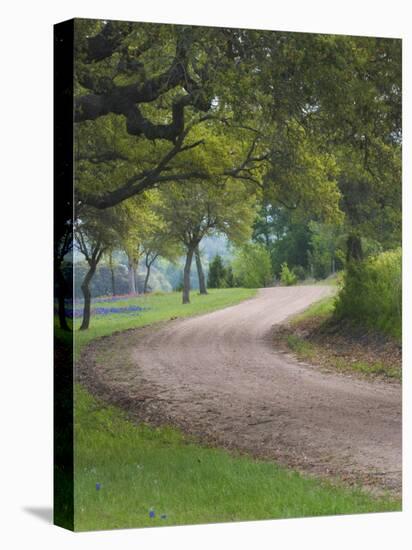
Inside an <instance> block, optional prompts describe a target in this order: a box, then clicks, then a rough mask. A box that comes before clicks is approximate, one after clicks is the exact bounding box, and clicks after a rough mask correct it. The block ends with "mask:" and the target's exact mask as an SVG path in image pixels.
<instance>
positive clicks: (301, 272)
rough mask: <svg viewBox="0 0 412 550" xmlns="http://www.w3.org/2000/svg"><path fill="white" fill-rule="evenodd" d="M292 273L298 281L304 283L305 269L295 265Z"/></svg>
mask: <svg viewBox="0 0 412 550" xmlns="http://www.w3.org/2000/svg"><path fill="white" fill-rule="evenodd" d="M292 273H293V275H294V276H295V277H296V279H297V280H298V281H304V280H305V278H306V271H305V268H304V267H302V266H301V265H295V266H293V268H292Z"/></svg>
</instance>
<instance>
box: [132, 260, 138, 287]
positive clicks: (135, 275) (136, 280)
mask: <svg viewBox="0 0 412 550" xmlns="http://www.w3.org/2000/svg"><path fill="white" fill-rule="evenodd" d="M138 267H139V262H136V261H135V262H134V267H133V275H134V286H135V289H136V294H139V282H138V281H139V280H138V277H137V268H138Z"/></svg>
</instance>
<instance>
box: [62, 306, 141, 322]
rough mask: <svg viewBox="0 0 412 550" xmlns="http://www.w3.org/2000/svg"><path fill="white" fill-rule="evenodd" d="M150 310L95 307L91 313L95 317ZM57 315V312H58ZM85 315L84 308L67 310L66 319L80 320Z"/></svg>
mask: <svg viewBox="0 0 412 550" xmlns="http://www.w3.org/2000/svg"><path fill="white" fill-rule="evenodd" d="M147 309H149V308H147V307H140V306H123V307H104V306H100V307H93V308H92V309H91V313H92V314H94V315H116V314H117V313H133V314H134V313H138V312H139V311H145V310H147ZM55 313H56V315H57V310H56V312H55ZM82 315H83V308H80V309H79V308H75V309H73V308H69V307H68V308H66V317H68V318H69V319H73V318H75V319H78V318H80V317H82Z"/></svg>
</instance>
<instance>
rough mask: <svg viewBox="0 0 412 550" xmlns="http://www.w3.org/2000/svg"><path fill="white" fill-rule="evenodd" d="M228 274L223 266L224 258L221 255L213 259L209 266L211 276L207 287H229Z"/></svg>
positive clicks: (209, 275) (208, 278)
mask: <svg viewBox="0 0 412 550" xmlns="http://www.w3.org/2000/svg"><path fill="white" fill-rule="evenodd" d="M226 276H227V272H226V269H225V266H224V265H223V260H222V257H221V256H220V255H219V254H216V256H215V257H214V258H213V260H212V261H211V263H210V266H209V274H208V277H207V285H208V287H209V288H224V287H225V286H227V282H226Z"/></svg>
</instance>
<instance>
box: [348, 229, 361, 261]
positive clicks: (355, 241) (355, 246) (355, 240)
mask: <svg viewBox="0 0 412 550" xmlns="http://www.w3.org/2000/svg"><path fill="white" fill-rule="evenodd" d="M346 247H347V248H346V261H347V262H351V261H359V260H362V259H363V250H362V241H361V238H360V236H359V235H356V234H353V233H352V234H350V235H349V236H348V239H347V241H346Z"/></svg>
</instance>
